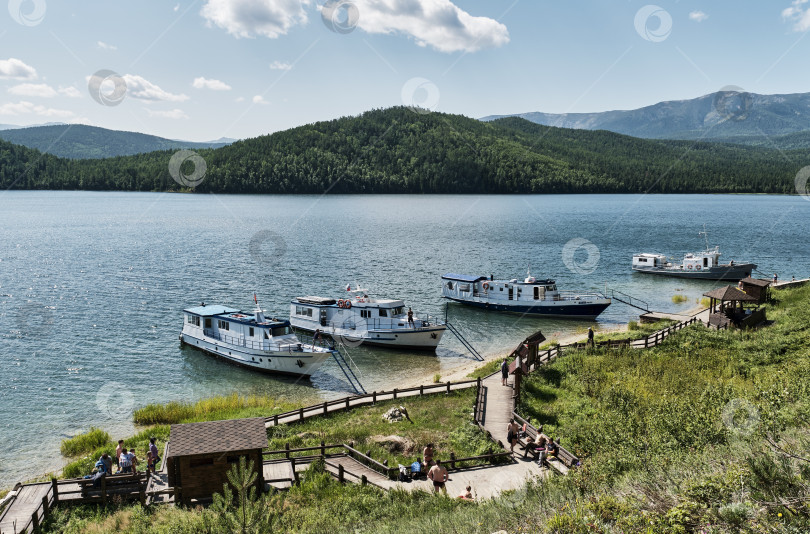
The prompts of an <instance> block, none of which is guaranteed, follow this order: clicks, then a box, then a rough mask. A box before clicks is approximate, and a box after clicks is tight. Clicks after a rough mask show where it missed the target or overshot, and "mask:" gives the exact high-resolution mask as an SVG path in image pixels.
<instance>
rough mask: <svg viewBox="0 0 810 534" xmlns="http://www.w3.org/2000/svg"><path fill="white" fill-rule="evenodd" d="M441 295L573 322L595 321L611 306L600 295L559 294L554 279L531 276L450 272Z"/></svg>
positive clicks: (490, 307) (446, 276) (492, 307)
mask: <svg viewBox="0 0 810 534" xmlns="http://www.w3.org/2000/svg"><path fill="white" fill-rule="evenodd" d="M442 296H443V297H444V298H447V299H450V300H453V301H456V302H460V303H462V304H467V305H470V306H476V307H478V308H484V309H487V310H496V311H507V312H514V313H521V314H527V315H543V316H547V317H563V318H573V319H594V318H596V316H598V315H599V314H600V313H602V312H603V311H605V308H607V307H608V306H610V303H611V300H610V299H609V298H607V297H606V296H604V295H602V294H601V293H597V292H575V291H559V290H558V289H557V284H556V282H555V281H554V280H550V279H547V280H540V279H537V278H535V277H533V276H531V275H530V274H529V273H527V276H526V278H524V279H523V281H519V280H517V279H514V278H513V279H511V280H495V279H494V277H492V276H490V277H489V278H487V277H486V276H471V275H467V274H455V273H447V274H445V275H444V276H442Z"/></svg>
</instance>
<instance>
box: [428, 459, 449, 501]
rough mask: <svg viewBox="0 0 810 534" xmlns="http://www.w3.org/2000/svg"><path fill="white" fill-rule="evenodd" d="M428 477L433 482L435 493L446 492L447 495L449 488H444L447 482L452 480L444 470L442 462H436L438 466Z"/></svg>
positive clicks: (432, 469) (432, 468) (433, 468)
mask: <svg viewBox="0 0 810 534" xmlns="http://www.w3.org/2000/svg"><path fill="white" fill-rule="evenodd" d="M427 477H428V478H429V479H430V480H431V481H433V492H434V493H439V491H442V492H444V494H445V495H447V488H446V487H445V486H444V484H445V482H447V480H448V479H449V478H450V477H449V476H448V475H447V469H445V468H444V466H443V465H442V462H441V461H440V460H436V465H434V466H433V467H431V468H430V471H428V474H427Z"/></svg>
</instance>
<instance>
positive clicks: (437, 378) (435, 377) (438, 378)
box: [433, 373, 442, 384]
mask: <svg viewBox="0 0 810 534" xmlns="http://www.w3.org/2000/svg"><path fill="white" fill-rule="evenodd" d="M441 381H442V375H440V374H439V373H436V374H435V375H433V383H434V384H438V383H439V382H441Z"/></svg>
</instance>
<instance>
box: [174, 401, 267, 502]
mask: <svg viewBox="0 0 810 534" xmlns="http://www.w3.org/2000/svg"><path fill="white" fill-rule="evenodd" d="M266 447H267V432H266V431H265V427H264V419H263V418H261V417H255V418H251V419H231V420H227V421H210V422H204V423H187V424H182V425H172V427H171V430H170V437H169V452H168V458H167V459H166V460H167V462H168V464H167V468H168V469H167V470H168V474H169V485H170V486H173V487H174V489H175V502H179V503H183V504H186V505H188V504H191V503H192V502H194V501H208V500H210V499H211V498H212V497H213V495H214V493H222V486H223V485H224V484H225V483H226V482H227V481H228V471H230V470H231V468H233V466H234V465H238V464H239V459H240V458H242V457H244V458H245V460H246V462H247V463H248V464H249V463H250V462H251V461H252V462H253V470H254V471H255V472H256V473H257V474H258V477H256V489H257V491H262V490H263V488H264V480H263V478H262V449H264V448H266Z"/></svg>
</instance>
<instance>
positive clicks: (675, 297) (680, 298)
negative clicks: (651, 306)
mask: <svg viewBox="0 0 810 534" xmlns="http://www.w3.org/2000/svg"><path fill="white" fill-rule="evenodd" d="M687 300H689V299H688V298H687V296H686V295H681V294H680V293H678V294H676V295H672V302H673V303H675V304H682V303H684V302H686V301H687Z"/></svg>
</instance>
